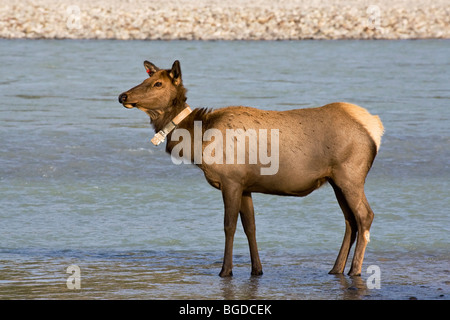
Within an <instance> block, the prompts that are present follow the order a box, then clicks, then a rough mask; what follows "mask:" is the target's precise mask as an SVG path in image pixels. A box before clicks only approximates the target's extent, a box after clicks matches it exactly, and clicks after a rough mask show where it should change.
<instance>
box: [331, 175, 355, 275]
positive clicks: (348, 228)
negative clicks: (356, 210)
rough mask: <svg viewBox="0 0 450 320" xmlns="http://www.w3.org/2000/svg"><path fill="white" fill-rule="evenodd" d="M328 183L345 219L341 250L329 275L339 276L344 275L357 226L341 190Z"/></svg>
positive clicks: (332, 183)
mask: <svg viewBox="0 0 450 320" xmlns="http://www.w3.org/2000/svg"><path fill="white" fill-rule="evenodd" d="M329 182H330V184H331V186H332V187H333V190H334V193H335V195H336V199H337V201H338V203H339V206H340V207H341V210H342V212H343V213H344V217H345V233H344V239H343V240H342V245H341V249H340V250H339V254H338V256H337V258H336V262H335V263H334V266H333V269H331V270H330V272H329V273H330V274H341V273H344V268H345V265H346V263H347V259H348V255H349V253H350V249H351V247H352V245H353V243H354V242H355V239H356V232H357V224H356V219H355V216H354V214H353V212H352V210H351V209H350V207H349V205H348V203H347V200H346V199H345V196H344V194H343V192H342V190H341V189H340V188H339V187H338V186H337V185H336V184H335V183H334V182H333V181H332V180H330V181H329Z"/></svg>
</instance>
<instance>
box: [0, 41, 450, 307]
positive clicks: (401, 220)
mask: <svg viewBox="0 0 450 320" xmlns="http://www.w3.org/2000/svg"><path fill="white" fill-rule="evenodd" d="M0 53H1V55H0V59H1V60H0V61H1V64H2V68H1V69H0V75H1V78H0V79H1V80H0V93H1V97H2V98H3V100H4V103H3V104H2V105H1V106H0V135H1V144H2V145H1V146H2V148H0V194H1V198H0V221H1V222H0V298H1V299H11V298H12V299H410V298H412V297H414V298H418V299H449V296H450V264H449V262H450V254H449V236H448V235H449V231H450V218H449V213H448V208H449V207H450V201H449V199H448V194H449V185H448V181H449V178H450V170H449V163H450V161H449V159H450V130H449V125H448V124H449V115H450V109H449V102H450V95H449V92H450V90H449V81H448V80H449V78H450V77H449V74H450V42H448V41H436V40H426V41H298V42H187V41H174V42H146V41H130V42H127V41H44V40H39V41H34V40H0ZM145 59H148V60H151V61H153V62H154V63H155V64H157V65H159V66H161V67H170V65H171V64H172V62H173V60H175V59H179V60H180V61H181V67H182V70H183V78H184V84H185V86H186V87H187V88H188V90H189V91H188V103H189V104H190V105H191V106H193V107H222V106H227V105H250V106H257V107H260V108H263V109H278V110H286V109H291V108H297V107H312V106H319V105H323V104H326V103H329V102H333V101H349V102H353V103H356V104H359V105H362V106H364V107H366V108H367V109H369V110H370V112H371V113H373V114H378V115H379V116H380V117H381V119H382V120H383V123H384V125H385V128H386V133H385V136H384V137H383V142H382V146H381V149H380V153H379V155H378V157H377V159H376V160H375V163H374V167H373V169H372V171H371V172H370V174H369V176H368V179H367V183H366V194H367V197H368V199H369V202H370V203H371V206H372V209H373V210H374V212H375V220H374V223H373V225H372V229H371V242H370V244H369V246H368V248H367V251H366V258H365V261H364V265H363V274H362V276H361V277H360V278H350V277H347V276H334V275H328V274H327V272H328V271H329V270H330V269H331V267H332V265H333V263H334V259H335V258H336V255H337V253H338V250H339V247H340V244H341V240H342V236H343V232H344V219H343V215H342V213H341V212H340V209H339V207H338V205H337V202H336V200H335V199H334V195H333V192H332V189H331V188H330V187H329V186H325V187H323V188H321V189H320V190H318V191H316V192H314V193H312V194H311V195H310V196H308V197H306V198H286V197H275V196H267V195H254V202H255V210H256V223H257V239H258V245H259V248H260V255H261V259H262V263H263V270H264V275H263V276H261V277H251V276H250V263H249V260H250V258H249V255H248V248H247V241H246V239H245V236H244V233H243V231H242V227H241V226H238V230H237V232H236V240H235V251H234V253H235V267H234V270H233V273H234V277H233V278H231V279H221V278H220V277H218V276H217V274H218V272H219V271H220V267H221V259H222V253H223V242H224V237H223V226H222V223H223V212H222V211H223V206H222V202H221V201H222V200H221V195H220V193H219V192H218V191H216V190H214V189H212V188H211V187H210V186H209V185H208V184H207V183H206V181H205V180H204V178H203V174H202V173H201V172H200V171H199V170H198V169H197V168H195V167H193V166H190V165H179V166H177V165H174V164H173V163H172V162H171V160H170V157H168V156H167V155H166V154H165V153H164V151H163V147H159V148H156V147H154V146H153V145H151V144H150V142H149V139H150V137H151V136H152V130H151V129H150V127H149V124H148V119H147V116H146V115H145V114H144V113H142V112H140V111H138V110H126V109H124V108H123V107H121V106H120V105H119V103H118V102H117V96H118V94H119V93H121V92H123V91H125V90H126V89H128V88H131V87H132V86H134V85H136V84H137V83H139V82H141V81H142V80H144V79H145V76H146V74H145V71H144V68H143V67H142V61H143V60H145ZM70 265H77V266H78V267H79V268H80V273H81V277H80V279H81V288H80V289H75V290H70V289H69V288H68V287H67V285H66V281H67V279H68V278H69V276H70V274H68V273H66V271H67V268H68V267H69V266H70ZM371 265H376V266H378V267H379V270H380V271H381V275H380V279H379V280H380V288H379V289H377V288H374V289H370V288H368V281H369V280H370V276H371V273H370V272H369V273H367V272H366V271H367V270H368V267H369V266H371ZM347 270H348V269H347ZM369 270H370V269H369ZM369 287H370V285H369Z"/></svg>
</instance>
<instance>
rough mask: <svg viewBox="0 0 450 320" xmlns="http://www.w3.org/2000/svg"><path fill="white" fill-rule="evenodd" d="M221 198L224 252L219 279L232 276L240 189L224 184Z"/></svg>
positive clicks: (240, 195) (240, 197)
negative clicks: (223, 215)
mask: <svg viewBox="0 0 450 320" xmlns="http://www.w3.org/2000/svg"><path fill="white" fill-rule="evenodd" d="M222 197H223V202H224V206H225V217H224V231H225V252H224V257H223V265H222V270H221V271H220V273H219V275H220V276H221V277H229V276H232V275H233V272H232V268H233V241H234V233H235V231H236V224H237V218H238V215H239V210H240V207H241V199H242V188H241V187H240V186H239V185H236V184H224V185H223V187H222Z"/></svg>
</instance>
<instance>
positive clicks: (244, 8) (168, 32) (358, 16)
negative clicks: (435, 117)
mask: <svg viewBox="0 0 450 320" xmlns="http://www.w3.org/2000/svg"><path fill="white" fill-rule="evenodd" d="M0 38H31V39H36V38H49V39H53V38H58V39H61V38H62V39H64V38H69V39H145V40H157V39H161V40H175V39H187V40H284V39H291V40H299V39H426V38H450V6H449V5H448V1H443V0H437V1H429V0H410V1H406V0H400V1H388V0H373V1H355V0H353V1H339V0H326V1H314V0H313V1H304V0H300V1H299V0H286V1H280V0H253V1H249V0H235V1H217V0H213V1H206V0H165V1H160V2H155V1H143V0H127V1H118V0H114V1H106V0H89V1H86V0H81V1H74V0H56V1H51V0H22V1H7V0H0Z"/></svg>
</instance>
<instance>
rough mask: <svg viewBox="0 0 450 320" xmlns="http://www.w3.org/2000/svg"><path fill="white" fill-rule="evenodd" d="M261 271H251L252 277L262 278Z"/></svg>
mask: <svg viewBox="0 0 450 320" xmlns="http://www.w3.org/2000/svg"><path fill="white" fill-rule="evenodd" d="M262 275H263V272H262V270H252V276H262Z"/></svg>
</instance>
